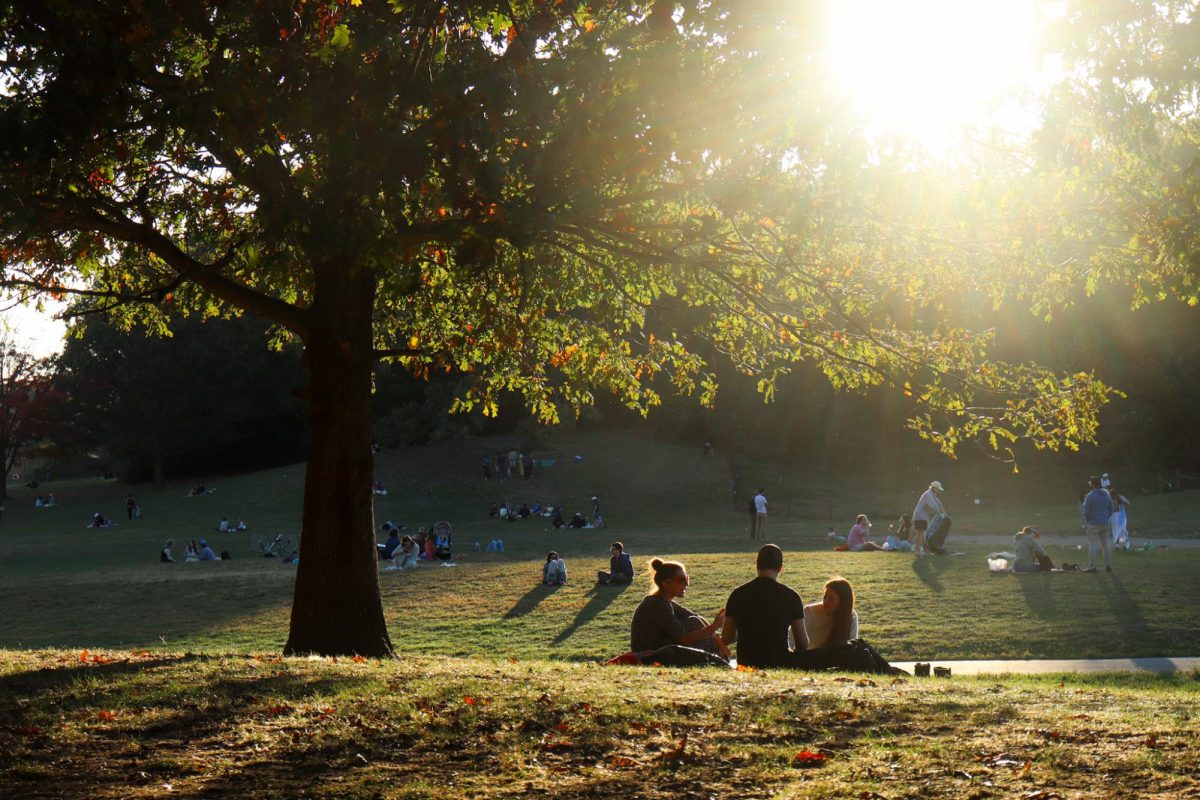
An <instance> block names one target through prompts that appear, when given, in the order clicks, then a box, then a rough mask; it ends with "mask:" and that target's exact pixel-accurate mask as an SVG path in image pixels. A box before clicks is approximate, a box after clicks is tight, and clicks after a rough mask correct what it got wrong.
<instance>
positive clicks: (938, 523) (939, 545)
mask: <svg viewBox="0 0 1200 800" xmlns="http://www.w3.org/2000/svg"><path fill="white" fill-rule="evenodd" d="M949 535H950V518H949V517H946V516H942V515H941V514H938V515H936V516H934V518H933V519H932V520H930V524H929V530H927V531H925V545H926V546H927V547H928V548H929V552H931V553H936V554H937V555H939V556H944V555H946V537H947V536H949Z"/></svg>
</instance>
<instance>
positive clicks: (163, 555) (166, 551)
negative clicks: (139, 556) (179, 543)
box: [158, 539, 175, 564]
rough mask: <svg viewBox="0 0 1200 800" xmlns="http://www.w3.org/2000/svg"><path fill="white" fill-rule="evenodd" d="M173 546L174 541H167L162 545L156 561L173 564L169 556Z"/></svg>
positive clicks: (171, 557) (173, 559)
mask: <svg viewBox="0 0 1200 800" xmlns="http://www.w3.org/2000/svg"><path fill="white" fill-rule="evenodd" d="M174 546H175V540H174V539H167V543H166V544H165V545H163V549H162V552H160V553H159V554H158V560H159V561H161V562H162V563H164V564H174V563H175V558H174V557H173V556H172V555H171V548H172V547H174Z"/></svg>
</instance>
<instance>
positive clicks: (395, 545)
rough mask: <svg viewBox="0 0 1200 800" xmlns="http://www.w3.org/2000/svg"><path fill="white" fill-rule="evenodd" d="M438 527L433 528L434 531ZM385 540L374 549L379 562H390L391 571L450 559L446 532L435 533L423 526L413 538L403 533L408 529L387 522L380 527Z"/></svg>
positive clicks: (448, 540)
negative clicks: (420, 563) (439, 559)
mask: <svg viewBox="0 0 1200 800" xmlns="http://www.w3.org/2000/svg"><path fill="white" fill-rule="evenodd" d="M437 527H438V526H436V525H435V526H434V528H435V529H436V528H437ZM380 528H381V529H382V530H383V532H384V533H386V534H387V539H386V540H385V541H384V542H383V543H382V544H379V543H376V545H375V548H376V550H377V552H378V554H379V558H380V560H381V561H391V562H392V564H391V567H390V568H391V569H412V568H413V567H415V566H417V563H418V562H419V561H431V560H433V559H438V558H441V559H448V558H450V533H449V531H448V530H446V531H442V532H435V531H434V530H431V529H428V528H425V527H424V526H422V527H420V528H418V529H417V533H416V535H415V536H409V535H408V534H406V533H403V532H404V531H405V530H407V529H408V528H407V527H406V526H404V525H397V524H396V523H394V522H392V521H391V520H388V521H387V522H385V523H383V525H381V526H380Z"/></svg>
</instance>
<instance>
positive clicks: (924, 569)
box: [912, 556, 947, 594]
mask: <svg viewBox="0 0 1200 800" xmlns="http://www.w3.org/2000/svg"><path fill="white" fill-rule="evenodd" d="M912 565H913V567H912V568H913V572H914V573H916V576H917V577H918V578H920V579H921V583H923V584H925V585H926V586H928V587H929V588H930V589H932V590H933V591H934V592H936V593H937V594H941V593H942V592H944V591H945V590H946V587H945V586H944V585H942V578H941V575H942V573H943V572H945V571H946V567H947V562H946V559H945V557H943V556H923V557H921V558H914V559H913V562H912Z"/></svg>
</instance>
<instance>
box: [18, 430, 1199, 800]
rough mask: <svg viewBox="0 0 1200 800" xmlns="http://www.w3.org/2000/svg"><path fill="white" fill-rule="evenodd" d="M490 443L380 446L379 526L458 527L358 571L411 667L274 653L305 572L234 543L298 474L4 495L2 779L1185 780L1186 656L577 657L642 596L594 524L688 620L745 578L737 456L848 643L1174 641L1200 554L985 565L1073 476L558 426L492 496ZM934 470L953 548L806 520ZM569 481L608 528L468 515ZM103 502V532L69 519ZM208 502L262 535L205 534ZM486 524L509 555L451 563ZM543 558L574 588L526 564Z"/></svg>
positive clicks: (669, 787) (713, 785)
mask: <svg viewBox="0 0 1200 800" xmlns="http://www.w3.org/2000/svg"><path fill="white" fill-rule="evenodd" d="M506 444H507V442H503V441H501V442H485V443H480V442H471V443H452V444H446V445H441V446H439V447H431V448H414V449H412V450H409V451H405V452H403V453H384V454H382V455H381V456H380V458H379V462H378V467H379V469H378V471H379V477H380V479H381V480H382V481H383V482H384V483H385V484H386V485H387V486H388V487H389V489H390V493H389V494H388V495H387V496H386V497H380V498H378V500H377V508H376V511H377V517H378V519H379V521H382V520H383V519H392V520H395V521H397V522H402V523H405V524H408V525H409V526H410V527H412V528H416V527H417V526H418V525H422V524H425V525H428V524H431V523H433V522H434V521H437V520H442V519H445V520H449V521H451V522H452V523H453V525H454V528H455V535H456V545H457V547H456V550H457V554H456V566H453V567H443V566H439V565H423V566H422V567H421V568H420V569H419V570H417V571H415V572H409V573H397V572H381V575H380V582H381V586H382V592H383V600H384V605H385V610H386V613H387V615H388V620H389V625H390V629H391V632H392V636H393V639H394V641H395V643H396V645H397V647H398V649H399V651H400V652H401V654H402V656H401V658H400V659H399V660H397V661H394V662H386V663H374V662H358V661H355V660H353V659H341V660H340V661H336V662H335V661H333V660H322V659H313V660H298V659H281V658H278V657H276V656H275V655H274V654H275V653H277V652H279V651H280V649H281V648H282V645H283V641H284V638H285V632H286V625H287V615H288V608H289V604H290V599H291V592H292V585H293V581H294V576H295V567H292V566H287V565H283V564H280V563H279V562H278V561H276V560H269V559H263V558H256V557H253V556H252V554H251V552H250V550H249V547H248V540H249V536H250V534H251V533H268V534H269V533H274V532H276V531H286V532H291V533H295V532H296V531H297V530H298V527H299V508H300V497H301V493H302V489H303V470H302V468H301V467H298V466H292V467H287V468H281V469H276V470H268V471H265V472H260V473H257V474H254V475H243V476H226V477H220V476H217V477H210V476H204V477H203V479H204V480H205V481H206V483H208V484H209V485H212V486H216V487H217V492H216V493H215V494H213V495H209V496H206V497H200V498H185V497H184V494H185V493H186V491H187V488H188V486H189V484H187V483H179V484H173V485H170V486H168V487H165V488H164V489H162V490H160V491H153V490H147V489H145V488H144V487H137V491H136V492H135V495H136V497H137V498H138V500H139V501H140V502H141V503H142V506H143V508H144V510H145V516H144V517H143V518H142V519H140V520H134V521H127V520H124V519H123V514H121V513H119V512H121V511H122V510H123V508H124V497H125V493H126V491H127V487H124V486H122V485H120V484H116V483H112V482H101V481H61V482H55V483H53V484H50V485H48V486H45V487H42V489H41V491H50V490H52V491H54V492H55V494H56V496H57V499H58V503H59V505H58V507H56V508H53V509H47V510H36V511H35V510H34V509H33V501H32V498H33V493H32V492H30V491H29V490H26V489H23V488H14V489H13V495H12V496H11V497H10V499H9V502H8V504H7V507H8V510H7V511H6V512H5V515H4V518H3V520H2V521H0V607H2V608H4V609H5V610H6V612H7V613H5V614H3V615H0V648H6V649H0V748H3V750H4V752H5V755H6V758H4V759H0V797H24V798H55V799H56V800H57V799H58V798H76V797H78V798H89V800H91V799H92V798H110V797H111V798H138V797H162V796H181V797H196V798H201V797H227V796H233V795H236V796H239V797H249V798H257V797H261V798H276V797H305V798H323V797H329V798H335V797H336V798H364V799H365V798H426V797H428V798H446V797H451V798H458V797H461V798H485V799H486V798H510V797H517V796H588V797H600V798H605V797H613V798H627V797H651V798H660V797H661V798H667V797H671V798H674V797H680V796H683V797H739V798H741V797H747V798H754V797H768V796H772V797H804V798H823V797H829V798H835V797H836V798H843V797H858V798H867V799H868V800H869V799H870V798H901V797H935V796H955V797H970V798H991V797H996V798H1001V797H1023V798H1037V799H1039V800H1049V798H1054V797H1061V798H1074V797H1080V798H1082V797H1088V798H1094V797H1114V798H1115V797H1129V796H1138V797H1151V798H1153V797H1163V798H1166V797H1171V798H1175V797H1181V796H1187V793H1188V792H1192V793H1193V794H1195V781H1196V776H1197V774H1200V758H1198V753H1200V747H1198V745H1197V744H1196V738H1195V736H1194V735H1193V733H1192V731H1193V729H1194V727H1195V724H1196V718H1197V714H1198V713H1200V704H1198V702H1197V700H1196V697H1197V692H1196V688H1197V684H1196V680H1197V676H1196V675H1195V674H1189V675H1174V676H1162V677H1160V676H1147V675H1121V676H1114V675H1111V674H1105V675H1096V676H1059V677H1044V676H1043V677H1032V678H1006V679H1004V680H1003V681H1002V682H997V681H995V680H986V679H974V678H965V677H961V676H956V677H954V678H952V679H951V680H949V681H946V680H938V679H915V678H914V679H906V680H899V681H895V682H893V681H892V680H890V679H887V680H883V679H861V678H859V677H858V676H850V677H847V676H836V675H832V674H820V675H808V674H786V673H779V672H770V673H764V672H753V671H737V672H734V671H719V670H702V671H678V670H667V669H652V668H616V667H603V666H600V665H598V664H597V660H598V659H602V658H607V657H609V656H612V655H616V654H618V653H620V652H622V651H624V650H625V649H627V646H628V625H629V619H630V616H631V615H632V612H633V608H634V606H635V605H636V603H637V602H638V601H639V600H640V599H641V597H642V595H643V594H644V592H645V591H646V587H647V582H646V579H645V578H640V579H639V582H638V583H637V584H635V585H634V586H631V587H623V588H617V587H613V588H604V589H600V588H596V587H594V586H593V585H592V581H593V572H594V570H596V569H598V568H601V567H604V566H606V563H607V562H606V560H605V559H606V556H607V545H608V543H609V542H610V541H611V540H613V539H620V540H622V541H624V542H625V543H626V545H627V547H628V549H629V550H630V551H631V552H632V553H633V555H634V560H635V564H637V565H638V566H639V568H641V567H643V566H644V565H645V563H646V561H647V560H648V559H649V558H650V557H652V556H655V555H659V556H670V557H677V558H682V559H683V560H684V561H685V562H686V563H687V564H688V567H689V570H690V572H691V574H692V576H693V584H692V587H691V589H690V590H689V594H688V597H687V598H686V601H685V602H686V604H687V605H688V606H689V607H691V608H693V609H694V610H697V611H700V612H702V613H705V614H712V613H713V612H715V611H716V609H717V608H718V607H720V606H721V605H722V604H723V603H724V601H725V598H726V597H727V595H728V593H729V591H730V589H732V588H733V587H734V586H736V585H737V584H739V583H741V582H743V581H745V580H747V579H749V578H750V577H751V576H752V574H753V568H752V567H753V553H754V550H755V547H754V545H753V544H752V543H751V542H750V541H749V538H748V536H747V530H746V528H747V520H746V514H745V512H744V511H743V510H742V504H743V503H744V499H745V498H744V497H741V498H735V497H734V491H733V487H734V479H733V477H732V476H733V473H734V472H738V473H740V482H739V484H738V485H739V490H740V492H741V493H742V494H743V495H744V494H746V493H748V492H750V491H752V490H753V489H755V488H758V486H763V487H764V488H765V489H766V490H767V494H768V497H769V498H771V502H772V516H771V520H770V523H769V526H768V536H769V538H770V539H771V540H773V541H775V542H777V543H778V544H780V545H781V546H782V547H783V548H784V550H785V553H786V558H787V563H786V571H785V574H784V580H785V581H786V582H788V583H790V584H791V585H793V586H795V587H796V588H797V589H798V590H799V591H800V592H801V594H802V595H803V596H804V597H806V598H810V599H815V598H816V597H817V596H818V594H819V592H820V587H821V584H822V583H823V582H824V581H825V579H826V578H828V577H829V576H831V575H833V574H841V575H844V576H846V577H848V578H850V580H851V581H852V582H853V583H854V584H855V586H856V587H857V590H858V593H859V607H860V613H861V615H862V632H863V635H864V636H865V637H866V638H868V639H869V640H870V641H871V642H872V643H874V644H875V645H876V646H877V647H878V648H879V649H880V650H881V651H882V652H883V653H884V654H885V655H886V656H888V657H889V658H891V659H894V660H909V659H917V658H921V659H934V660H938V659H952V658H955V659H957V658H1004V657H1013V658H1037V657H1056V658H1069V657H1117V656H1172V655H1196V654H1197V652H1198V651H1200V646H1198V644H1200V643H1198V641H1197V634H1196V631H1197V630H1200V588H1198V583H1197V581H1196V580H1195V575H1196V574H1197V572H1198V571H1200V569H1198V568H1200V549H1193V548H1191V547H1179V546H1173V547H1170V548H1166V547H1159V548H1158V549H1154V550H1148V551H1135V552H1131V553H1119V554H1117V556H1116V571H1115V572H1114V573H1113V574H1111V575H1110V574H1104V573H1100V574H1093V575H1084V574H1078V573H1076V574H1061V575H1028V576H1011V575H1005V576H992V575H990V574H989V573H988V572H987V570H986V566H985V563H984V556H985V555H986V554H987V553H988V552H990V551H991V550H995V549H1001V548H1002V547H1003V546H1004V544H1005V540H1004V539H1003V538H1002V537H1007V536H1009V535H1011V532H1012V531H1014V530H1016V529H1017V528H1018V527H1019V526H1020V525H1022V524H1025V523H1027V522H1035V523H1037V524H1039V525H1040V526H1041V528H1042V530H1043V531H1045V532H1046V534H1047V536H1046V541H1047V542H1048V543H1049V549H1050V553H1051V556H1052V557H1053V558H1054V559H1055V560H1056V561H1062V560H1071V561H1081V560H1085V559H1086V554H1085V553H1083V552H1081V551H1079V550H1076V549H1075V547H1076V545H1077V544H1079V543H1080V542H1081V537H1080V536H1079V532H1078V521H1077V512H1076V510H1075V504H1074V494H1075V492H1076V491H1077V489H1076V488H1075V486H1076V484H1078V483H1079V480H1080V479H1079V475H1078V472H1079V470H1077V469H1073V468H1072V469H1066V468H1063V467H1060V466H1054V465H1053V464H1050V463H1045V464H1032V465H1025V467H1024V468H1023V470H1022V473H1021V474H1020V475H1017V476H1014V475H1011V473H1010V472H1009V471H1008V470H1007V468H1005V467H1003V466H1002V465H999V466H995V467H991V466H988V467H983V466H976V467H972V468H966V467H962V468H958V467H953V468H952V467H947V466H946V465H945V464H942V465H940V466H938V467H937V468H936V469H935V468H932V467H930V466H929V465H928V464H926V465H925V466H921V465H920V464H919V463H917V462H913V463H910V464H907V465H905V466H904V468H903V469H900V468H898V467H897V466H896V465H894V464H891V465H889V464H888V462H887V461H886V459H880V460H878V461H873V462H871V463H872V464H874V466H872V467H870V468H867V469H866V471H864V468H863V467H861V465H852V464H849V463H848V464H841V465H839V464H826V465H822V466H821V467H820V468H817V467H814V466H813V465H804V464H799V463H797V464H782V465H780V464H765V463H752V462H742V461H735V462H730V461H729V460H727V459H725V458H722V457H720V456H719V455H717V456H714V457H712V458H702V457H701V456H700V454H699V452H698V451H697V450H695V449H694V448H680V447H672V446H664V445H658V444H655V443H653V442H651V441H648V440H646V439H644V438H641V437H638V436H624V435H612V434H608V435H605V436H594V435H593V436H589V435H576V436H570V437H565V436H561V437H558V438H557V439H556V440H555V441H553V442H552V443H548V445H547V448H546V452H545V453H542V454H541V455H543V457H553V458H555V459H556V464H555V466H553V467H549V468H546V469H542V470H539V471H538V472H537V474H535V476H534V477H533V478H532V479H530V480H523V479H516V480H512V481H504V482H497V481H492V482H487V483H485V482H484V481H482V480H481V479H480V477H479V470H478V463H479V460H480V456H481V455H482V452H483V451H484V450H485V449H488V447H490V448H491V449H492V450H494V449H495V448H496V447H500V446H504V445H506ZM575 455H580V456H582V458H581V459H579V460H576V459H575V458H574V456H575ZM846 476H854V477H853V478H850V477H846ZM933 478H937V479H939V480H942V481H943V482H944V483H946V484H947V487H948V489H949V490H950V491H949V493H948V503H949V505H950V510H951V513H952V514H953V515H954V518H955V531H956V536H955V537H954V538H953V539H952V542H953V543H954V545H955V548H956V549H959V550H963V551H965V552H966V553H967V555H965V556H962V557H953V558H943V559H937V558H925V559H914V558H913V557H912V556H911V555H906V554H890V553H876V554H871V553H861V554H847V553H835V552H832V551H831V550H830V546H829V543H828V542H826V541H825V538H824V532H825V530H826V528H828V527H829V526H831V525H832V526H834V527H835V528H836V529H837V530H839V531H842V532H844V531H845V530H846V529H847V528H848V527H849V524H850V521H851V519H852V518H853V516H854V514H856V513H860V512H862V513H867V514H869V515H871V516H872V518H873V519H875V520H876V522H877V523H884V524H885V523H886V522H887V521H888V520H889V519H894V518H895V517H896V516H898V515H899V514H900V513H902V512H904V511H907V510H910V509H911V506H912V504H913V502H914V501H915V499H916V495H917V494H918V493H919V491H920V490H921V489H922V488H923V487H924V486H925V485H926V484H927V483H928V482H929V480H931V479H933ZM593 494H596V495H598V496H600V498H601V500H602V503H603V510H604V512H605V515H606V517H607V519H608V521H609V523H610V524H609V526H608V527H606V528H603V529H598V530H584V531H572V532H567V531H557V532H556V531H553V530H551V529H550V526H549V525H548V524H547V521H546V520H543V519H540V518H539V519H533V520H525V521H521V522H518V523H503V522H498V521H496V520H494V519H491V518H489V517H488V516H487V513H486V510H487V506H488V505H489V504H490V503H492V502H499V501H501V500H505V499H508V500H513V501H517V502H521V501H531V502H532V501H534V500H541V501H543V502H555V503H562V504H564V505H565V506H566V508H567V511H568V513H570V512H573V511H574V510H576V509H578V510H583V511H585V512H586V510H587V508H588V498H589V497H590V496H591V495H593ZM975 499H979V500H980V502H979V503H978V504H976V503H975V502H974V500H975ZM1131 499H1133V500H1134V506H1133V507H1132V508H1131V528H1132V529H1133V531H1134V541H1135V543H1136V542H1139V541H1141V540H1142V539H1144V538H1145V537H1146V536H1151V537H1159V538H1160V539H1161V538H1174V539H1178V538H1183V539H1192V538H1197V535H1196V532H1195V531H1194V530H1192V529H1191V527H1190V526H1191V520H1193V519H1197V518H1200V516H1198V514H1200V493H1196V492H1184V493H1178V494H1172V495H1160V496H1159V495H1156V496H1146V495H1135V496H1133V497H1132V498H1131ZM739 500H740V501H739ZM94 511H100V512H101V513H104V514H105V515H106V516H111V517H113V518H114V519H117V520H118V522H119V523H120V524H119V525H118V527H116V528H113V529H108V530H100V531H95V530H89V529H85V528H84V527H83V526H84V525H85V523H86V522H87V521H88V519H89V518H90V516H91V514H92V513H93V512H94ZM222 516H228V517H229V518H230V519H237V518H239V517H241V518H244V519H245V520H246V521H247V522H248V523H249V524H250V525H251V528H252V530H251V531H250V532H249V533H241V534H234V533H225V534H222V533H217V532H216V531H215V530H214V528H215V526H216V523H217V521H218V520H219V519H220V517H222ZM881 530H883V528H882V527H881V528H877V531H881ZM202 536H203V537H206V538H208V539H209V541H210V542H211V543H212V545H213V547H214V548H215V549H217V550H218V551H220V550H229V551H230V552H231V553H232V554H233V555H234V559H233V560H232V561H224V562H218V563H203V564H201V563H192V564H185V563H178V564H174V565H163V564H159V563H158V560H157V555H158V551H159V548H161V546H162V544H163V542H164V541H165V540H166V539H168V538H173V539H175V541H176V543H177V547H181V546H182V543H183V542H184V541H186V540H187V539H190V538H197V539H198V538H200V537H202ZM496 537H500V538H503V539H504V541H505V545H506V552H505V553H503V554H489V553H481V552H474V551H473V544H474V542H476V541H478V542H480V543H481V544H486V543H487V542H488V541H489V540H490V539H492V538H496ZM550 549H556V550H558V551H559V552H560V553H562V554H563V555H564V557H565V558H566V560H567V562H568V566H569V569H570V571H571V576H572V578H571V581H570V583H569V584H568V585H567V586H564V587H559V588H549V587H542V586H540V584H539V583H538V579H539V577H540V565H541V563H542V561H543V560H544V556H545V553H546V551H548V550H550ZM246 654H249V655H246ZM805 753H807V754H808V755H803V754H805Z"/></svg>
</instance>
